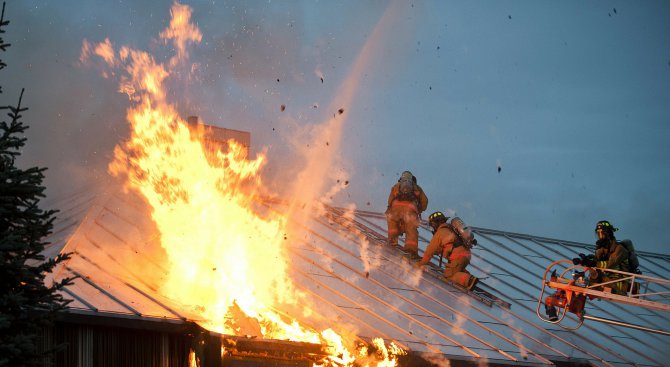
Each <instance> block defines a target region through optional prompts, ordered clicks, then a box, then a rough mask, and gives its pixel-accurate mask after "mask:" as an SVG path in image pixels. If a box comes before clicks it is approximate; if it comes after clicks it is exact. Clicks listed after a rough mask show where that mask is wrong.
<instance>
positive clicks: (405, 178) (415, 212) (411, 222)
mask: <svg viewBox="0 0 670 367" xmlns="http://www.w3.org/2000/svg"><path fill="white" fill-rule="evenodd" d="M427 207H428V197H427V196H426V194H425V193H424V192H423V189H421V187H420V186H419V185H418V184H417V183H416V177H414V175H412V173H411V172H410V171H405V172H403V173H402V175H400V179H398V182H397V183H396V184H395V185H393V187H392V188H391V192H390V193H389V197H388V208H387V209H386V223H387V226H388V227H387V228H388V244H389V245H391V246H396V245H398V236H400V235H401V234H402V233H405V247H404V248H403V249H404V250H405V251H407V252H409V253H410V254H411V256H412V257H414V258H418V257H419V255H418V251H419V230H418V228H419V220H420V215H421V213H422V212H423V211H424V210H426V208H427Z"/></svg>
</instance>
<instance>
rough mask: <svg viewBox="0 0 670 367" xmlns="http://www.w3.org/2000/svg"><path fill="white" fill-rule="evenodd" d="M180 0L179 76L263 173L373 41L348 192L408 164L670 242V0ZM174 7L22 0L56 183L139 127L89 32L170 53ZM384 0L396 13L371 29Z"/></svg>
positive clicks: (40, 132) (55, 190)
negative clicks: (166, 37) (165, 39)
mask: <svg viewBox="0 0 670 367" xmlns="http://www.w3.org/2000/svg"><path fill="white" fill-rule="evenodd" d="M183 3H184V4H188V5H190V6H192V8H193V21H194V22H195V23H196V24H197V25H198V27H199V28H200V30H201V31H202V33H203V40H202V42H201V43H200V44H199V45H196V46H195V47H194V48H193V50H192V56H191V60H192V61H193V62H194V63H197V64H198V66H199V69H198V71H199V72H198V75H197V78H196V79H193V80H190V81H189V82H188V83H185V84H183V85H180V86H175V87H174V89H173V90H172V91H171V94H172V95H174V96H175V97H178V99H179V108H180V111H183V113H184V114H185V115H189V114H197V115H199V116H201V118H202V119H203V120H205V121H207V122H209V123H214V124H218V125H220V126H224V127H229V128H234V129H240V130H248V131H251V133H252V144H253V146H254V148H255V149H256V150H257V151H261V150H262V149H266V150H267V152H268V155H269V163H268V166H267V167H266V172H265V173H266V175H267V177H268V182H273V180H274V181H275V182H276V181H277V180H284V179H287V176H289V177H290V175H289V174H287V173H286V172H289V173H290V172H291V171H292V169H295V167H294V166H296V165H299V163H298V162H297V161H296V159H295V157H294V152H293V151H292V149H293V146H292V145H291V144H290V143H288V141H290V140H291V137H293V136H295V135H296V134H295V131H296V130H299V129H301V128H304V127H305V126H310V125H313V124H318V123H320V122H321V121H323V120H324V119H326V118H327V117H328V116H329V115H331V114H332V112H333V111H329V110H327V108H326V107H327V106H330V105H331V104H332V103H333V102H334V101H335V103H336V99H337V96H336V93H337V91H338V88H339V87H340V86H341V85H342V84H343V83H344V81H345V80H346V79H347V78H348V77H350V76H351V68H352V65H353V64H354V62H355V60H356V58H357V57H358V56H359V55H361V54H363V53H364V51H365V50H364V49H363V48H364V47H367V48H368V50H367V51H365V53H366V54H367V58H368V62H367V64H366V65H367V67H366V69H365V71H364V72H363V73H362V74H361V75H360V76H359V77H358V80H356V84H357V90H356V94H355V96H354V98H353V100H352V101H351V102H349V103H348V105H346V106H342V107H343V108H344V109H345V115H346V118H347V119H346V123H345V125H344V129H343V132H342V133H343V136H342V139H343V141H342V145H341V147H340V150H339V152H338V153H339V154H340V155H341V160H340V162H341V164H340V166H338V167H334V168H333V169H335V170H340V169H341V170H343V171H345V172H347V175H348V177H349V181H350V184H349V185H348V186H347V188H346V189H345V190H343V191H342V192H340V194H339V195H338V196H337V197H336V198H335V202H336V203H338V204H341V205H344V204H346V203H348V202H353V203H355V204H356V205H357V206H358V207H359V208H361V209H366V210H378V211H383V210H384V209H385V205H386V204H385V201H386V196H387V195H388V190H389V188H390V186H391V185H392V184H393V183H394V182H395V180H396V179H397V177H398V176H399V174H400V172H402V171H403V170H406V169H409V170H411V171H412V172H413V173H414V174H415V175H416V176H417V178H418V180H419V183H420V184H421V186H422V187H423V188H424V190H425V191H426V193H427V195H428V197H429V200H430V203H429V208H428V212H432V211H434V210H443V211H449V212H451V213H456V214H458V215H459V216H461V217H462V218H464V219H465V220H466V222H468V223H470V224H472V225H476V226H482V227H488V228H494V229H500V230H507V231H513V232H522V233H529V234H534V235H539V236H546V237H555V238H561V239H566V240H576V241H585V242H593V241H594V240H595V237H594V235H593V227H594V225H595V223H596V222H597V221H598V220H601V219H609V220H610V221H612V222H613V223H614V224H615V226H617V227H619V228H621V230H620V231H619V232H617V234H618V235H619V237H620V238H631V239H633V241H634V242H635V244H636V245H637V247H638V249H640V250H646V251H654V252H662V253H669V251H668V250H667V248H668V247H667V245H668V244H669V242H670V241H669V240H668V239H667V236H666V228H667V222H668V221H669V220H670V191H669V190H667V184H668V182H670V164H668V158H670V147H669V146H670V144H668V142H667V140H668V138H670V22H669V21H668V19H670V2H667V1H590V2H583V1H559V2H549V1H495V2H491V1H486V2H482V1H470V2H452V1H434V2H429V1H425V2H420V1H417V2H401V3H398V4H396V7H394V8H393V11H392V12H390V11H387V10H388V8H391V6H389V5H388V4H387V3H386V2H360V1H279V2H266V1H184V2H183ZM170 5H171V2H170V1H153V2H151V4H136V2H134V1H103V0H93V1H85V2H82V1H72V0H66V1H58V2H53V1H8V2H7V9H6V11H5V17H6V18H8V19H9V20H10V21H11V23H10V25H9V27H8V28H7V33H6V34H5V39H6V40H7V41H8V42H10V43H11V44H12V47H11V48H9V50H8V52H6V53H5V54H3V55H2V57H3V59H4V60H5V62H6V63H7V64H8V65H9V66H8V68H7V69H5V70H4V71H3V72H2V73H0V78H1V79H0V80H1V83H2V86H3V91H4V93H3V95H2V98H3V104H6V103H10V102H11V101H12V100H13V99H12V98H14V97H13V96H16V98H18V93H19V91H20V88H26V94H25V97H24V99H25V104H26V105H28V107H29V108H30V110H29V111H28V112H27V113H26V114H25V120H26V122H27V123H28V124H29V125H31V129H30V130H29V132H28V138H29V141H28V146H27V147H26V150H25V152H24V156H23V157H22V160H21V162H20V163H22V164H25V165H41V166H48V167H49V171H48V180H47V185H48V186H49V194H50V195H52V196H58V195H62V194H63V193H65V192H67V191H68V190H71V189H72V188H73V187H78V185H80V184H83V182H84V181H85V178H89V177H91V176H96V175H98V176H99V175H100V174H101V173H102V172H104V171H105V165H106V163H107V162H108V161H109V159H110V157H111V153H110V152H111V149H112V148H113V146H114V145H115V144H116V143H118V142H119V141H121V140H122V139H123V138H125V137H126V134H127V127H126V126H125V122H124V121H125V110H126V108H127V106H128V99H127V97H126V96H124V95H122V94H120V93H118V92H116V89H117V81H116V80H113V79H103V78H102V77H101V76H100V74H99V72H98V71H97V70H96V69H95V68H92V67H90V66H82V65H79V62H78V59H79V54H80V51H81V46H82V42H83V40H84V39H87V40H89V41H92V42H100V41H102V40H104V39H105V38H109V39H110V41H111V42H112V43H113V44H114V45H115V47H119V46H121V45H130V46H131V47H134V48H139V49H145V50H148V51H151V52H153V53H155V54H156V55H157V57H158V58H159V59H160V58H161V57H165V52H166V51H164V50H163V49H162V48H161V45H159V44H158V43H157V42H156V41H155V40H156V38H157V35H158V33H159V32H160V31H161V30H162V29H163V28H165V27H166V25H167V24H168V22H169V8H170ZM385 11H387V15H388V16H389V17H390V20H389V21H390V22H392V23H391V24H392V27H391V28H390V30H385V31H384V33H383V35H382V36H381V37H379V38H378V39H374V40H373V42H368V41H369V39H370V37H371V34H372V33H373V31H374V29H375V27H376V26H377V24H378V22H379V21H380V19H381V18H382V15H383V14H384V13H385ZM366 42H367V43H366ZM366 45H367V46H366ZM321 77H323V81H322V80H321ZM282 104H284V105H285V106H286V110H285V111H284V112H281V111H280V108H279V106H280V105H282ZM498 167H500V172H499V171H498ZM368 203H369V204H368ZM427 214H429V213H426V214H425V215H424V218H425V217H426V216H427Z"/></svg>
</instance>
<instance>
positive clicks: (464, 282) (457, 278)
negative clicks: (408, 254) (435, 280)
mask: <svg viewBox="0 0 670 367" xmlns="http://www.w3.org/2000/svg"><path fill="white" fill-rule="evenodd" d="M447 219H448V218H447V217H446V216H444V214H442V212H435V213H433V214H431V215H430V216H429V217H428V224H430V226H431V227H432V228H433V238H432V239H431V240H430V243H429V244H428V247H427V248H426V252H424V253H423V259H421V261H420V262H419V263H418V264H417V265H418V266H423V265H426V264H428V263H429V262H430V258H431V257H432V256H433V254H434V253H435V251H442V254H443V256H444V257H445V258H446V259H447V261H448V262H447V265H446V266H445V268H444V278H445V280H448V281H450V282H452V283H455V284H458V285H460V286H462V287H464V288H467V289H472V288H474V287H475V285H476V284H477V282H478V280H479V279H477V278H476V277H475V276H473V275H472V274H470V273H469V272H468V271H467V270H466V268H467V266H468V265H470V259H471V258H472V253H471V252H470V249H471V248H472V246H473V245H474V244H476V243H477V241H476V240H475V239H474V237H473V236H472V233H471V232H470V230H469V229H468V228H467V227H465V224H464V223H463V221H462V220H461V219H460V218H458V217H456V218H454V219H452V220H451V223H447Z"/></svg>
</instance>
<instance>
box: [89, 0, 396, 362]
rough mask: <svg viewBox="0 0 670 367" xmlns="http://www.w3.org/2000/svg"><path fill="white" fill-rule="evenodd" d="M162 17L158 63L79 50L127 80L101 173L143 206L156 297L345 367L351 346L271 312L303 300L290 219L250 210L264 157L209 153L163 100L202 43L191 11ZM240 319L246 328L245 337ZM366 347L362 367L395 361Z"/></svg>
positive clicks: (238, 150) (176, 8)
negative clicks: (158, 281)
mask: <svg viewBox="0 0 670 367" xmlns="http://www.w3.org/2000/svg"><path fill="white" fill-rule="evenodd" d="M171 15H172V21H171V22H170V25H169V28H167V29H166V30H165V31H163V32H161V33H160V36H161V38H162V39H163V40H165V41H166V42H169V41H171V42H172V43H173V46H174V49H175V52H176V55H175V56H174V57H173V58H171V59H170V60H169V61H168V62H167V63H165V64H161V63H159V62H157V61H156V60H155V59H154V58H153V56H152V55H150V54H148V53H146V52H143V51H139V50H134V49H131V48H128V47H121V49H120V50H119V52H118V53H116V52H115V51H114V49H113V47H112V44H111V42H110V41H109V39H105V41H104V42H103V43H100V44H99V45H97V46H95V45H92V44H90V43H89V42H88V41H84V46H83V48H82V56H81V60H82V61H86V60H87V59H88V57H89V56H90V55H92V54H93V55H96V56H98V57H100V58H102V60H103V61H105V62H106V63H107V64H108V65H109V66H112V67H123V68H124V71H125V74H127V75H126V76H123V77H122V78H121V81H120V87H119V90H120V91H121V92H123V93H126V94H127V95H128V96H129V98H130V101H131V107H130V108H129V109H128V111H127V120H128V122H129V124H130V130H131V133H130V137H129V138H128V140H127V141H125V142H124V143H123V144H120V145H117V146H116V147H115V150H114V159H113V161H112V162H111V163H110V164H109V167H108V169H109V171H110V173H111V174H113V175H115V176H118V177H122V178H124V179H125V184H126V187H127V188H129V189H132V190H136V191H137V192H139V193H141V194H142V196H143V197H144V198H145V199H146V201H147V202H148V203H149V205H150V206H151V216H152V219H153V221H154V222H155V224H156V227H157V229H158V232H159V235H160V243H161V246H162V248H163V249H164V250H165V252H166V254H167V259H168V264H166V267H167V269H168V272H167V275H166V277H165V279H164V280H163V283H162V286H161V288H160V292H161V294H163V295H164V296H166V297H168V298H170V299H173V300H177V301H179V302H180V303H181V304H183V305H184V307H186V308H188V309H189V312H190V314H196V315H197V317H198V320H199V321H198V322H199V323H200V325H201V326H203V327H205V328H207V329H209V330H214V331H217V332H220V333H225V334H234V335H245V334H247V331H248V330H250V329H249V328H251V329H254V328H257V329H258V330H257V331H258V333H260V334H261V336H263V337H266V338H274V339H284V340H292V341H305V342H311V343H319V344H323V345H327V346H328V349H329V351H330V353H331V356H330V357H329V358H328V364H331V365H332V364H337V365H353V363H354V361H357V360H360V359H361V358H362V357H364V355H361V354H360V353H361V351H362V349H360V348H359V349H358V351H356V348H354V347H352V346H353V345H354V343H353V338H348V339H346V340H345V339H344V338H343V337H342V335H340V334H338V333H337V332H335V331H334V330H332V329H326V330H323V331H321V332H318V331H316V330H313V329H311V328H308V327H305V326H303V325H300V324H299V323H298V322H297V321H295V320H292V319H291V318H290V317H288V316H287V315H285V314H284V313H282V312H280V311H278V310H280V309H281V305H287V304H296V303H297V302H298V301H299V300H300V299H301V298H303V297H304V296H303V295H302V294H301V293H298V292H297V291H296V289H295V287H294V285H293V283H292V281H291V279H290V278H289V277H288V275H287V274H288V259H287V255H286V253H287V251H286V249H285V248H284V245H283V244H284V242H285V236H286V233H287V231H288V228H287V225H288V222H289V218H288V217H286V216H282V215H281V214H277V213H274V212H270V211H267V210H263V207H262V206H261V205H259V204H258V203H259V201H260V200H259V198H260V197H261V196H262V195H264V194H265V188H264V186H263V183H262V179H261V174H260V173H261V169H262V167H263V166H264V164H265V162H266V157H265V156H264V155H263V154H259V155H258V156H257V157H256V158H255V159H247V157H246V150H245V148H244V147H243V146H241V145H240V144H238V143H236V142H235V141H233V140H230V141H229V142H228V149H227V151H226V152H222V151H216V152H208V151H207V150H206V149H205V148H203V146H204V145H203V143H202V140H203V131H201V130H194V129H192V128H189V127H188V124H187V123H186V122H185V121H184V120H183V119H182V118H181V117H180V116H179V114H178V113H177V111H176V108H175V107H174V105H172V104H170V103H169V102H168V101H167V100H166V92H165V91H166V88H165V83H166V81H167V80H168V79H169V78H170V77H171V76H173V74H172V70H173V69H174V68H176V67H178V66H179V65H182V64H184V63H185V62H186V61H187V59H188V53H187V46H188V45H189V44H191V43H197V42H200V40H201V39H202V34H201V33H200V31H199V30H198V29H197V27H195V26H194V25H192V24H191V22H190V16H191V8H190V7H188V6H186V5H181V4H178V3H174V4H173V7H172V11H171ZM191 70H192V67H191ZM245 320H247V321H248V324H249V325H251V326H248V325H247V326H246V328H245V327H244V326H243V321H245ZM374 345H375V349H376V350H377V354H376V355H375V356H374V358H372V360H371V361H370V362H366V363H367V364H365V365H370V363H374V362H377V363H378V364H377V365H378V366H389V365H395V364H396V363H395V362H396V360H395V356H396V355H399V354H402V352H403V351H402V349H400V348H398V347H396V346H395V345H394V344H391V346H390V347H389V348H388V349H387V347H386V346H385V345H384V342H383V340H381V339H376V340H375V342H374ZM367 359H370V358H367ZM359 364H360V365H363V364H361V363H359Z"/></svg>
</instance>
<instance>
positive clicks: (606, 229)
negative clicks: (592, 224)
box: [595, 220, 619, 239]
mask: <svg viewBox="0 0 670 367" xmlns="http://www.w3.org/2000/svg"><path fill="white" fill-rule="evenodd" d="M618 230H619V228H616V227H614V226H613V225H612V223H610V222H609V221H606V220H601V221H600V222H598V223H596V229H595V231H596V235H598V231H600V232H601V233H603V234H604V235H605V236H606V237H607V238H608V239H612V238H614V232H616V231H618ZM599 238H600V236H599Z"/></svg>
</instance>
